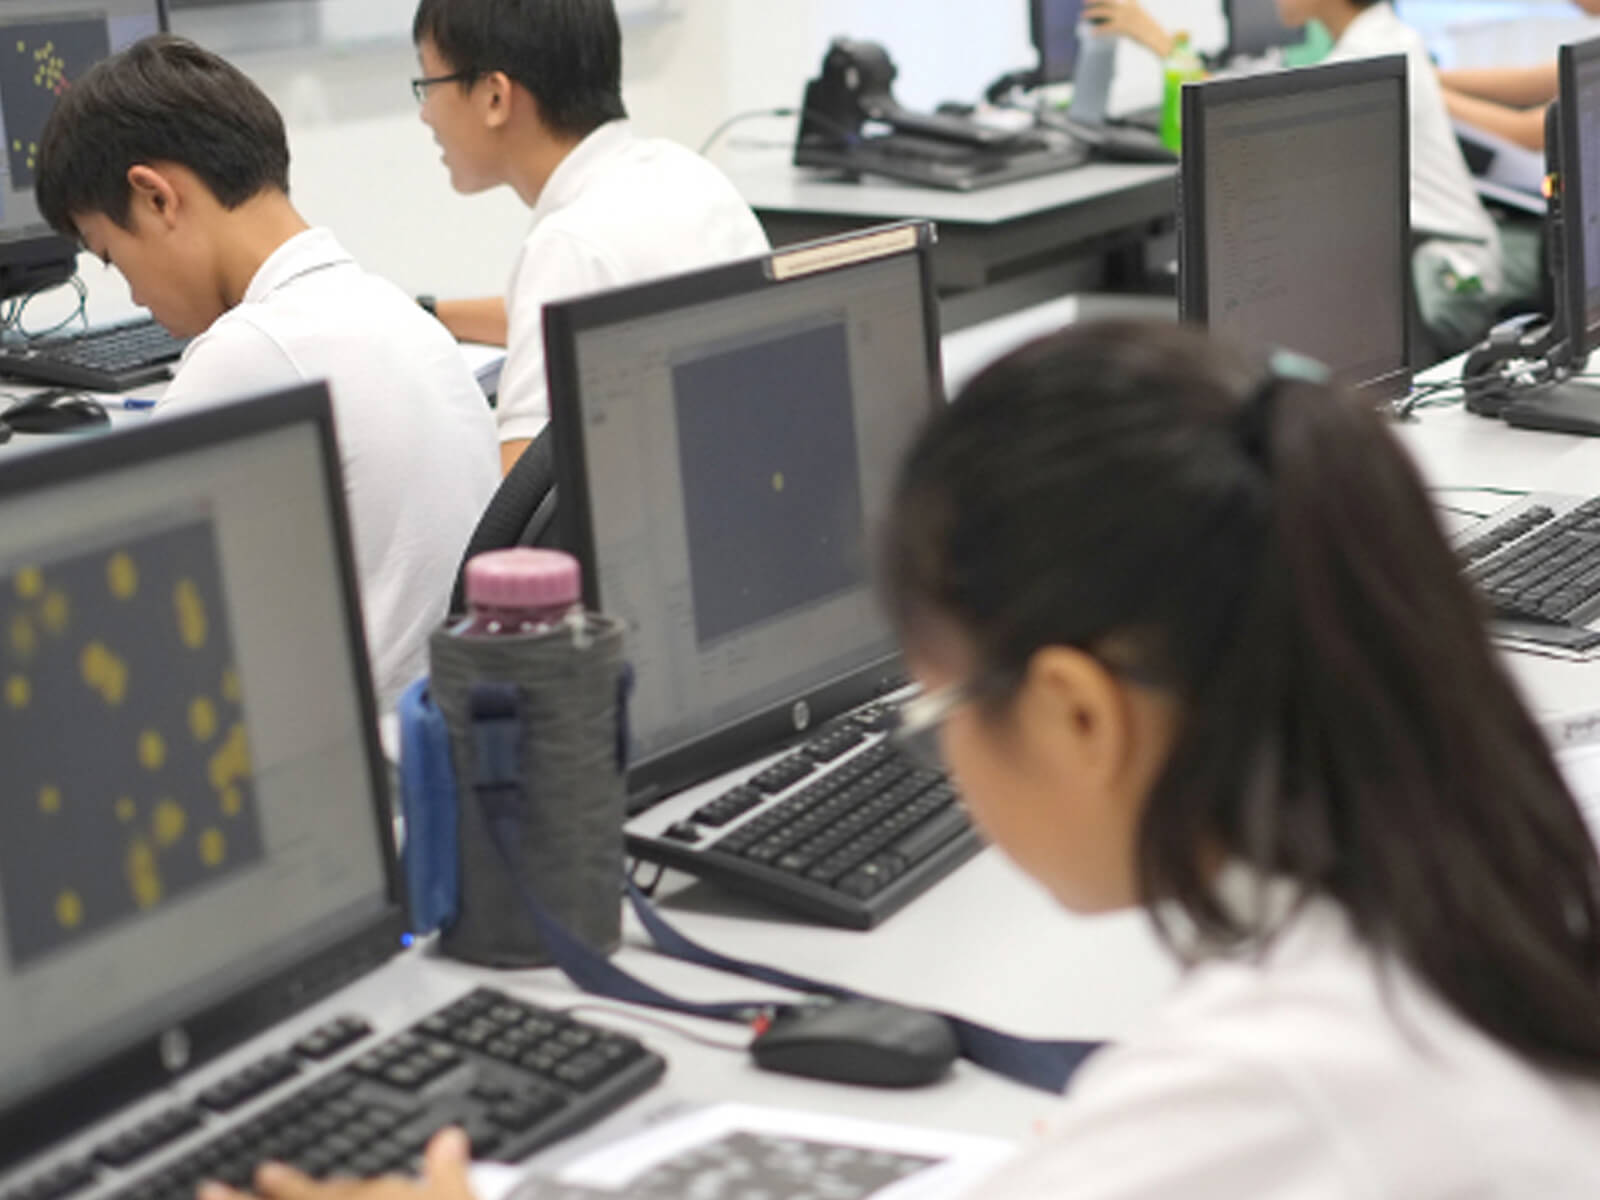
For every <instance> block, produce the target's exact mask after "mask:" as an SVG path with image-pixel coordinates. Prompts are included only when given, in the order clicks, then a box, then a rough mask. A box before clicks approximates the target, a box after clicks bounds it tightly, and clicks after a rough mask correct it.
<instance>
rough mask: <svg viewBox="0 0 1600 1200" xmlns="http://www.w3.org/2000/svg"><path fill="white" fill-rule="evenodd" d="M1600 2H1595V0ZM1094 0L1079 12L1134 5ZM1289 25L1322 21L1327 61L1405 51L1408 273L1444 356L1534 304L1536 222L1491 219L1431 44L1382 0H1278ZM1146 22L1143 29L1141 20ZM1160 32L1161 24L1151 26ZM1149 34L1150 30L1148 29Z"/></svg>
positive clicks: (1538, 278)
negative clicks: (1412, 243)
mask: <svg viewBox="0 0 1600 1200" xmlns="http://www.w3.org/2000/svg"><path fill="white" fill-rule="evenodd" d="M1597 3H1600V0H1597ZM1137 4H1138V0H1090V4H1089V6H1088V7H1086V9H1085V13H1086V14H1089V15H1092V14H1093V12H1094V11H1095V10H1096V7H1097V6H1098V7H1099V8H1101V9H1109V10H1119V9H1128V8H1133V7H1136V6H1137ZM1277 4H1278V15H1279V17H1280V19H1281V20H1282V21H1283V23H1284V24H1285V25H1288V26H1292V27H1296V28H1298V27H1300V26H1303V25H1306V24H1307V23H1309V22H1311V21H1318V22H1320V23H1321V24H1322V25H1323V26H1324V27H1325V28H1326V29H1327V31H1328V33H1329V34H1330V35H1331V36H1332V37H1333V39H1334V42H1333V49H1332V50H1331V51H1329V53H1328V57H1327V59H1326V60H1325V61H1328V62H1338V61H1342V60H1349V59H1356V58H1369V57H1373V56H1377V55H1385V54H1404V55H1405V56H1406V58H1407V59H1408V66H1409V76H1410V105H1411V224H1412V231H1413V234H1414V237H1415V240H1416V248H1415V250H1414V251H1413V254H1412V261H1411V274H1412V278H1413V280H1414V283H1415V286H1416V293H1417V306H1418V308H1419V310H1420V311H1421V315H1422V321H1423V324H1424V325H1425V326H1426V327H1427V329H1428V332H1429V334H1430V335H1431V336H1432V339H1433V341H1434V343H1435V349H1437V350H1438V352H1439V353H1440V354H1441V355H1448V354H1452V353H1455V352H1457V351H1460V350H1465V349H1466V348H1468V347H1469V346H1471V345H1472V344H1473V343H1474V342H1476V341H1477V340H1478V339H1479V338H1481V337H1482V336H1483V334H1484V333H1485V332H1487V330H1488V329H1489V327H1490V325H1492V324H1493V323H1494V321H1495V319H1496V318H1497V316H1498V315H1499V314H1500V313H1501V312H1502V310H1504V309H1507V308H1510V307H1516V306H1518V305H1531V304H1534V303H1536V302H1537V300H1538V297H1539V295H1540V289H1541V285H1542V283H1543V277H1542V272H1541V270H1540V265H1539V264H1540V255H1539V246H1540V230H1539V227H1538V225H1537V224H1536V223H1521V222H1507V223H1505V224H1500V225H1497V224H1496V223H1495V221H1494V219H1493V218H1492V217H1490V216H1489V213H1488V212H1487V210H1485V209H1484V207H1483V202H1482V201H1481V200H1480V199H1479V198H1478V193H1477V190H1476V188H1475V187H1474V185H1473V182H1472V175H1471V172H1469V171H1468V170H1467V164H1466V160H1465V159H1464V158H1463V157H1462V156H1461V147H1460V145H1459V144H1458V143H1457V141H1456V136H1455V130H1454V128H1453V127H1452V125H1451V124H1450V114H1449V112H1448V111H1447V109H1446V108H1445V101H1444V96H1443V93H1442V91H1441V89H1440V85H1439V74H1438V72H1437V71H1436V70H1435V69H1434V65H1433V60H1432V59H1431V58H1429V56H1428V50H1427V46H1426V45H1425V44H1424V43H1423V40H1422V37H1421V35H1420V34H1418V33H1417V32H1416V31H1415V30H1413V29H1411V28H1410V27H1409V26H1407V25H1405V24H1404V23H1403V22H1402V21H1401V20H1400V18H1399V17H1398V16H1396V15H1395V11H1394V7H1393V5H1391V4H1390V3H1388V0H1277ZM1140 27H1141V28H1142V25H1141V26H1140ZM1157 28H1158V29H1159V26H1157ZM1146 36H1148V34H1146Z"/></svg>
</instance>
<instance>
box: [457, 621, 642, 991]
mask: <svg viewBox="0 0 1600 1200" xmlns="http://www.w3.org/2000/svg"><path fill="white" fill-rule="evenodd" d="M586 633H587V636H586V637H585V638H583V639H581V644H580V642H579V641H575V639H574V637H573V635H572V634H571V633H570V632H569V631H567V630H565V629H563V630H561V631H558V632H556V633H552V634H543V635H532V636H501V637H452V636H451V635H450V634H449V633H447V632H446V631H444V630H440V631H439V632H436V633H435V634H434V635H433V637H432V639H431V641H430V643H429V655H430V659H431V668H432V678H431V680H430V683H429V689H430V691H431V694H432V700H433V703H434V704H435V705H436V706H437V707H438V710H439V712H440V714H441V715H442V716H443V718H444V721H445V724H446V726H447V727H448V729H449V737H450V751H451V758H452V760H453V762H454V768H455V777H456V799H457V803H456V831H457V846H458V850H457V853H458V863H459V890H458V893H457V904H456V912H455V918H454V920H453V921H451V922H450V923H449V924H447V925H446V926H445V928H444V929H443V930H442V933H441V937H440V949H441V950H442V952H443V953H445V954H447V955H449V956H450V957H452V958H457V959H461V960H463V961H465V962H471V963H478V964H481V965H484V966H491V967H539V966H547V965H549V964H550V962H551V961H552V960H551V958H550V956H549V954H548V952H547V951H546V950H545V948H544V946H543V944H542V943H541V941H540V939H539V937H538V935H537V934H536V933H535V931H534V928H533V925H532V922H531V921H530V920H529V918H528V916H527V913H526V909H525V906H524V902H523V900H522V898H521V895H520V893H519V889H518V885H517V882H516V881H515V880H513V879H512V878H511V876H510V874H509V872H508V868H507V857H509V858H510V860H511V862H512V864H513V865H514V867H515V869H516V871H517V873H518V875H519V877H520V879H521V881H522V884H523V886H524V887H525V888H526V889H527V890H528V891H530V892H531V893H532V894H533V895H535V896H537V897H538V898H539V900H540V902H541V903H542V904H543V905H544V907H545V908H546V909H548V910H549V911H550V912H551V913H552V914H553V915H554V916H556V917H557V918H558V919H559V920H561V921H562V922H563V923H564V924H565V925H566V926H567V928H569V929H570V930H571V931H572V932H573V933H575V934H576V935H577V936H578V937H580V938H582V939H583V941H584V942H585V943H587V944H588V945H589V946H591V947H593V948H595V949H596V950H599V951H602V952H604V953H608V954H609V953H611V952H612V951H614V950H615V949H616V948H617V946H618V945H619V944H620V943H621V940H622V880H623V867H622V859H623V852H622V822H623V814H624V807H625V802H626V777H625V772H626V761H625V748H626V741H627V737H626V731H625V728H624V723H625V710H626V703H627V697H626V692H627V688H628V680H629V678H630V676H629V672H628V667H627V664H626V662H625V660H624V658H623V626H622V623H621V622H620V621H616V620H613V619H611V618H609V617H601V616H592V615H591V616H590V617H589V618H588V620H587V627H586ZM485 685H502V686H500V687H499V688H498V689H495V690H497V691H498V692H499V693H500V694H502V695H506V694H510V695H514V697H515V718H516V733H515V736H514V738H512V739H508V738H506V737H502V738H501V739H500V741H501V743H502V744H501V746H500V750H499V751H498V752H497V751H495V750H494V749H492V748H490V746H489V745H488V739H486V738H485V737H484V736H483V730H482V728H481V713H479V715H478V716H476V717H475V715H474V714H475V704H479V703H480V701H478V700H477V699H475V698H478V697H481V696H482V694H483V693H484V692H485V691H486V690H488V689H486V687H485ZM503 685H510V686H509V687H507V686H503ZM508 740H512V741H514V743H515V764H516V765H515V768H514V771H513V774H514V775H516V776H520V787H518V786H517V785H516V781H515V780H513V781H512V782H511V783H510V784H509V785H503V786H500V787H498V788H495V789H493V790H494V792H495V797H494V805H493V811H495V812H496V813H497V814H499V815H498V817H497V819H496V821H495V822H494V825H495V828H494V830H491V829H490V826H489V822H488V820H487V819H486V816H485V800H484V798H483V792H484V788H483V786H482V783H483V780H484V779H485V778H486V777H488V776H489V775H492V774H493V773H494V772H495V771H497V770H498V772H499V773H500V775H501V776H502V777H503V776H504V775H505V774H506V765H505V763H506V758H507V753H506V751H507V750H508V747H506V746H505V745H504V743H505V742H506V741H508ZM491 758H492V759H495V760H496V761H495V762H490V761H488V760H489V759H491ZM496 839H498V840H499V842H500V845H498V846H497V844H496Z"/></svg>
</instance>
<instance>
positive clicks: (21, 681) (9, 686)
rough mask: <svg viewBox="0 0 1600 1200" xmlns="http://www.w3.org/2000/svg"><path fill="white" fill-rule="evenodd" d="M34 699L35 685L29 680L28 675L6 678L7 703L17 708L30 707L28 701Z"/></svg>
mask: <svg viewBox="0 0 1600 1200" xmlns="http://www.w3.org/2000/svg"><path fill="white" fill-rule="evenodd" d="M32 699H33V685H32V684H30V683H29V682H28V677H27V676H26V675H13V676H11V678H10V679H7V680H6V703H7V704H9V705H10V706H11V707H12V708H15V709H24V708H27V707H28V701H30V700H32Z"/></svg>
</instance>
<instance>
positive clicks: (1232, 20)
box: [1222, 0, 1305, 59]
mask: <svg viewBox="0 0 1600 1200" xmlns="http://www.w3.org/2000/svg"><path fill="white" fill-rule="evenodd" d="M1245 2H1246V0H1222V14H1223V18H1224V20H1226V21H1227V23H1228V45H1227V56H1228V58H1230V59H1233V58H1261V57H1263V56H1265V55H1266V54H1267V53H1269V52H1270V51H1273V50H1283V49H1286V48H1288V47H1289V46H1298V45H1299V44H1300V43H1301V42H1303V41H1305V30H1304V28H1300V29H1296V28H1294V27H1293V26H1292V25H1285V24H1284V23H1283V22H1282V21H1279V22H1278V28H1279V29H1281V30H1282V31H1283V37H1282V38H1281V39H1280V40H1277V41H1262V42H1259V43H1257V42H1251V43H1250V44H1248V45H1243V46H1241V45H1240V44H1239V33H1238V29H1239V22H1238V21H1237V19H1236V15H1237V13H1238V11H1239V6H1240V5H1241V4H1242V3H1245Z"/></svg>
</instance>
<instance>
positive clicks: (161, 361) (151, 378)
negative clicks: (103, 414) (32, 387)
mask: <svg viewBox="0 0 1600 1200" xmlns="http://www.w3.org/2000/svg"><path fill="white" fill-rule="evenodd" d="M188 344H189V339H187V338H179V337H174V336H173V335H172V334H170V333H168V332H167V331H166V330H165V329H164V328H162V326H161V325H160V324H158V323H157V322H156V320H155V319H154V318H152V317H136V318H134V319H132V320H128V321H122V322H118V323H117V324H115V325H96V326H94V327H92V328H90V329H85V330H79V331H77V332H74V333H60V334H52V335H51V336H49V337H39V338H28V339H23V340H20V341H16V342H11V343H6V344H0V375H10V376H13V377H14V378H17V379H26V380H29V381H31V382H33V383H53V384H60V385H63V386H66V387H75V388H84V389H87V390H88V391H91V392H125V391H127V390H128V389H129V388H132V387H138V386H139V385H140V384H142V383H154V382H157V381H158V380H162V379H167V378H170V377H171V374H172V364H173V363H175V362H177V361H178V359H179V358H181V357H182V356H183V351H184V348H185V347H186V346H188Z"/></svg>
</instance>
